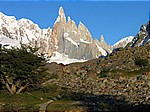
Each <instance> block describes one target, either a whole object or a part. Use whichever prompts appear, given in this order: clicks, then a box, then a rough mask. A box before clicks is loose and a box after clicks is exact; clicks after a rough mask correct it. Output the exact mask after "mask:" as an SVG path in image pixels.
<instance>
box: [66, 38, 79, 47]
mask: <svg viewBox="0 0 150 112" xmlns="http://www.w3.org/2000/svg"><path fill="white" fill-rule="evenodd" d="M66 39H67V40H68V41H70V42H71V43H72V44H74V45H75V46H76V47H78V45H79V44H78V43H76V42H75V41H73V40H72V39H71V38H70V37H67V38H66Z"/></svg>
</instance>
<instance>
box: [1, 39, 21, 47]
mask: <svg viewBox="0 0 150 112" xmlns="http://www.w3.org/2000/svg"><path fill="white" fill-rule="evenodd" d="M0 44H2V46H4V45H8V46H7V48H11V47H20V42H19V41H18V40H14V39H10V38H8V37H0Z"/></svg>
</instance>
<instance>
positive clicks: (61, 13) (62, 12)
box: [59, 6, 65, 16]
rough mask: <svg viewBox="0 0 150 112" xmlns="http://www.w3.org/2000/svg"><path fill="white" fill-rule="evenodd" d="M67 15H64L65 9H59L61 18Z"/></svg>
mask: <svg viewBox="0 0 150 112" xmlns="http://www.w3.org/2000/svg"><path fill="white" fill-rule="evenodd" d="M64 14H65V13H64V9H63V7H62V6H61V7H59V15H60V16H63V15H64Z"/></svg>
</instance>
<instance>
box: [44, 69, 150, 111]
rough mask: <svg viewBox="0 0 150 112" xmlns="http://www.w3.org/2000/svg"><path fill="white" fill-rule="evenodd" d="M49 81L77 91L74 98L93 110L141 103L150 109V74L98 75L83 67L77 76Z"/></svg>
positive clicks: (118, 108) (73, 91) (71, 90)
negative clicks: (87, 71) (89, 72)
mask: <svg viewBox="0 0 150 112" xmlns="http://www.w3.org/2000/svg"><path fill="white" fill-rule="evenodd" d="M47 83H50V84H57V85H59V86H61V87H65V88H67V89H68V91H69V92H72V93H74V94H75V96H74V95H73V100H81V101H83V102H84V105H86V106H87V107H88V110H90V111H91V110H97V111H99V110H100V111H102V110H123V109H127V108H126V107H128V108H129V109H132V108H131V107H136V106H139V105H147V106H146V108H145V107H144V109H150V108H149V107H148V106H149V105H150V91H149V90H150V73H146V74H143V75H136V76H115V77H97V76H96V75H91V74H87V73H86V71H84V70H83V71H80V72H77V73H76V74H74V75H70V74H67V73H66V74H64V75H63V76H62V77H61V78H58V79H52V80H49V82H47ZM119 106H121V107H119ZM112 107H113V108H112ZM122 107H124V108H122Z"/></svg>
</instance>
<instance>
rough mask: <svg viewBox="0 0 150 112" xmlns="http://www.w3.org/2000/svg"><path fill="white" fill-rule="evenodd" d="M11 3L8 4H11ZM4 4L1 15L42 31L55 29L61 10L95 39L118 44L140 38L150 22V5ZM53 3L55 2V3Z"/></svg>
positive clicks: (41, 0)
mask: <svg viewBox="0 0 150 112" xmlns="http://www.w3.org/2000/svg"><path fill="white" fill-rule="evenodd" d="M7 1H8V2H7ZM11 1H13V0H0V12H3V13H4V14H6V15H13V16H15V17H16V18H17V19H21V18H28V19H30V20H32V21H33V22H34V23H36V24H38V25H39V27H41V28H47V27H51V28H52V26H53V24H54V22H55V20H56V18H57V16H58V10H59V7H60V6H62V7H63V8H64V11H65V14H66V17H67V16H70V17H71V19H73V20H74V21H75V22H76V24H77V25H78V24H79V22H80V21H81V22H82V23H83V24H85V26H86V27H87V28H88V29H89V31H90V33H91V34H92V36H93V38H97V39H98V40H99V38H100V35H104V38H105V40H106V42H107V43H109V44H111V45H112V44H114V43H115V42H117V41H118V40H120V39H121V38H123V37H126V36H130V35H133V36H134V35H136V34H137V32H138V31H139V29H140V26H141V25H142V24H145V23H147V22H148V20H150V17H149V15H150V1H149V0H145V1H138V0H136V1H135V0H132V1H129V0H126V1H118V0H116V1H113V0H109V1H100V0H99V1H98V0H94V1H93V0H90V1H79V0H74V1H69V0H67V1H62V0H61V1H60V0H32V1H31V0H30V1H29V0H22V1H21V0H20V1H18V0H14V1H13V2H11ZM52 1H53V2H52Z"/></svg>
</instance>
